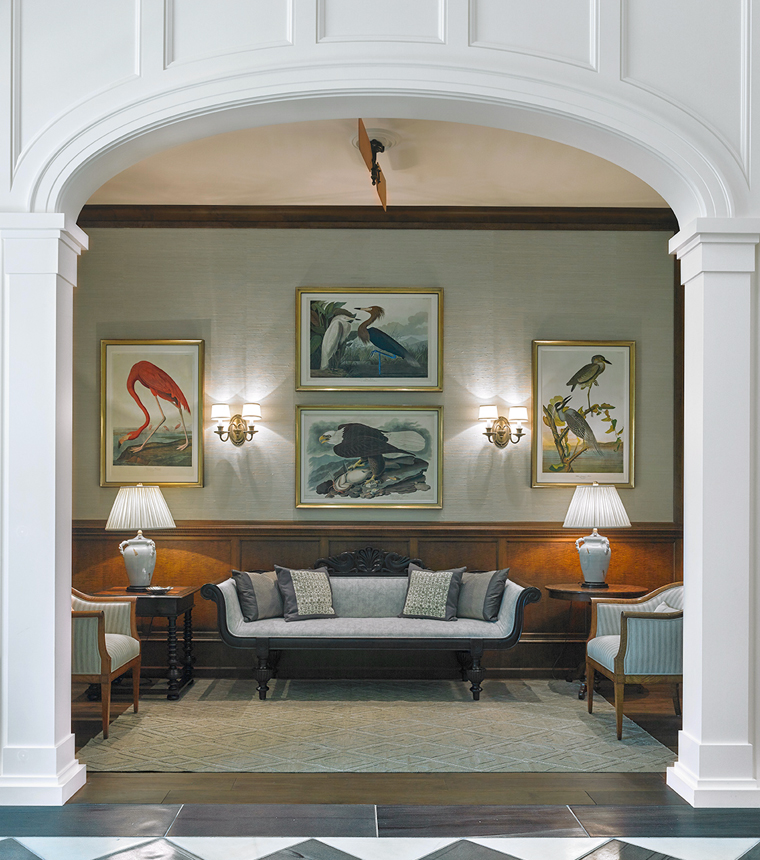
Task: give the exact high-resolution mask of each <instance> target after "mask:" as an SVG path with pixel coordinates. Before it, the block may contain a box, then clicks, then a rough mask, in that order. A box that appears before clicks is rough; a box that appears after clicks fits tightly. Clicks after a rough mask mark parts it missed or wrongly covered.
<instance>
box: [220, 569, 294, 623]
mask: <svg viewBox="0 0 760 860" xmlns="http://www.w3.org/2000/svg"><path fill="white" fill-rule="evenodd" d="M232 578H233V579H234V580H235V588H236V589H237V596H238V601H239V603H240V611H241V612H242V613H243V618H245V620H246V621H258V620H259V619H260V618H281V617H282V596H281V595H280V589H279V588H278V587H277V574H276V573H275V572H274V571H273V570H267V571H242V570H233V571H232Z"/></svg>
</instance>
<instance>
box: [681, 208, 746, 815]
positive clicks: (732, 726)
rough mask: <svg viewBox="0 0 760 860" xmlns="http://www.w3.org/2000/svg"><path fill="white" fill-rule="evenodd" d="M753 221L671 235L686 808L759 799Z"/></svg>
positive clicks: (709, 223)
mask: <svg viewBox="0 0 760 860" xmlns="http://www.w3.org/2000/svg"><path fill="white" fill-rule="evenodd" d="M759 240H760V221H758V220H755V219H752V220H738V219H713V218H710V219H707V218H702V219H698V220H697V221H696V222H695V223H694V224H692V225H690V226H689V227H688V228H686V229H684V230H682V231H681V232H680V233H679V234H678V235H677V236H675V237H674V238H673V240H672V242H671V251H672V252H675V253H676V254H677V255H678V257H679V259H680V260H681V273H682V278H681V279H682V282H683V284H684V286H685V349H684V356H685V359H684V361H685V374H684V381H685V391H684V581H685V586H686V587H685V606H684V684H683V714H684V717H683V730H682V731H681V732H680V735H679V740H678V761H677V762H676V764H675V765H674V766H673V767H671V768H669V769H668V775H667V783H668V785H669V786H670V787H671V788H673V789H674V790H675V791H677V792H678V793H679V794H680V795H681V796H682V797H684V798H685V799H686V800H688V801H689V803H691V804H692V805H693V806H698V807H757V806H760V782H759V781H758V778H757V777H758V773H757V765H756V763H755V745H756V743H757V741H758V739H759V738H760V735H759V734H758V718H757V715H756V712H755V694H756V690H758V687H759V686H760V682H759V681H758V678H757V667H756V663H755V650H756V645H755V641H756V640H755V637H756V635H757V622H758V618H757V608H756V585H755V582H756V575H757V574H756V558H755V550H754V544H755V535H756V533H757V527H756V522H755V520H756V516H757V510H756V506H755V502H754V500H755V495H756V489H757V486H756V485H757V472H756V463H757V456H756V451H757V442H758V434H757V397H756V392H755V385H756V378H757V377H756V370H755V364H756V362H757V355H758V353H757V346H756V344H757V340H758V327H757V321H756V318H755V314H756V301H755V293H756V275H755V257H756V247H757V243H758V241H759Z"/></svg>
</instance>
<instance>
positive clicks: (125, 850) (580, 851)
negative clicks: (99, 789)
mask: <svg viewBox="0 0 760 860" xmlns="http://www.w3.org/2000/svg"><path fill="white" fill-rule="evenodd" d="M40 858H41V860H101V858H108V860H263V858H266V860H510V858H511V860H739V858H742V860H758V858H760V840H759V839H709V838H696V839H688V838H667V837H658V838H637V839H633V838H624V839H605V838H601V839H600V838H596V839H592V838H567V839H541V838H539V839H527V838H518V839H511V838H470V839H443V838H430V839H416V838H406V839H377V838H375V839H361V838H350V837H349V838H345V837H343V838H332V839H331V838H322V839H302V838H298V837H264V838H256V837H248V838H229V837H228V838H215V837H185V838H183V837H176V838H168V839H165V838H160V839H145V838H130V837H102V838H98V837H78V838H77V837H68V838H67V837H62V838H60V837H59V838H56V837H19V838H17V839H13V838H6V839H0V860H40Z"/></svg>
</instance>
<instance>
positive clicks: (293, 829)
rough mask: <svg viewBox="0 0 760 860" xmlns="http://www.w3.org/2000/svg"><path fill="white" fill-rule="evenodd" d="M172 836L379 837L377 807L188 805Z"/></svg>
mask: <svg viewBox="0 0 760 860" xmlns="http://www.w3.org/2000/svg"><path fill="white" fill-rule="evenodd" d="M167 835H168V836H356V837H365V836H366V837H371V836H376V835H377V830H376V827H375V808H374V807H373V806H369V805H365V806H362V805H358V804H357V805H348V804H331V805H328V804H307V803H291V804H269V803H261V804H245V805H242V804H213V803H198V804H186V805H185V806H183V807H182V811H181V812H180V814H179V815H178V816H177V819H176V821H175V822H174V824H172V826H171V830H170V831H169V833H168V834H167Z"/></svg>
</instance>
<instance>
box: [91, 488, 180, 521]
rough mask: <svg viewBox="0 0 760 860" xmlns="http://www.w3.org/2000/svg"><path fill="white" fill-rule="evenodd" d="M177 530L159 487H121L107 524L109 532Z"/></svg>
mask: <svg viewBox="0 0 760 860" xmlns="http://www.w3.org/2000/svg"><path fill="white" fill-rule="evenodd" d="M173 528H176V526H175V524H174V520H173V519H172V515H171V511H170V510H169V506H168V505H167V504H166V501H165V500H164V497H163V496H162V495H161V490H160V489H159V488H158V487H144V486H143V485H142V484H138V485H137V486H136V487H120V488H119V492H118V494H117V496H116V501H115V502H114V503H113V508H111V514H110V516H109V517H108V522H107V523H106V530H107V531H128V530H131V529H140V530H142V529H173Z"/></svg>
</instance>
